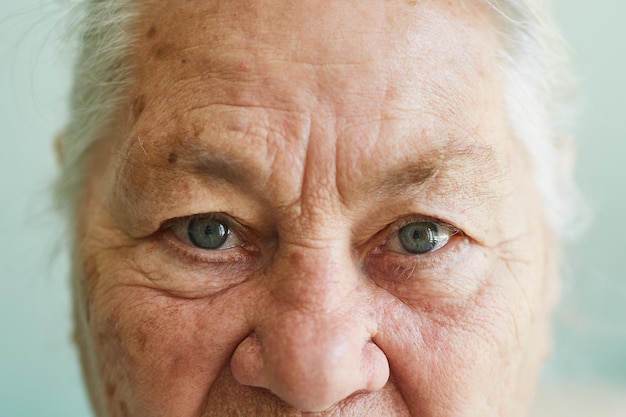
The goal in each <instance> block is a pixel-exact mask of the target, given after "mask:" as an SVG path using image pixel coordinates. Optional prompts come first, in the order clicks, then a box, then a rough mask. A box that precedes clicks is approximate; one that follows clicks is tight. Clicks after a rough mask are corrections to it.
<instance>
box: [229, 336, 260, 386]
mask: <svg viewBox="0 0 626 417" xmlns="http://www.w3.org/2000/svg"><path fill="white" fill-rule="evenodd" d="M230 369H231V372H232V374H233V377H234V378H235V380H236V381H237V382H238V383H240V384H241V385H249V386H254V387H263V388H265V385H266V384H265V381H264V378H263V348H262V345H261V341H260V340H259V337H258V336H257V335H256V334H255V333H252V334H250V335H249V336H248V337H246V338H245V339H244V340H243V341H242V342H241V343H240V344H239V346H237V349H235V352H234V353H233V356H232V358H231V360H230Z"/></svg>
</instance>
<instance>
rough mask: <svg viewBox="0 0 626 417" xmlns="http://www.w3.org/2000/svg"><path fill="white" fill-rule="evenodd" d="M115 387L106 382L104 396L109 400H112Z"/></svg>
mask: <svg viewBox="0 0 626 417" xmlns="http://www.w3.org/2000/svg"><path fill="white" fill-rule="evenodd" d="M116 388H117V387H116V386H115V384H112V383H110V382H107V384H106V396H107V398H108V399H109V400H110V399H111V398H113V396H114V395H115V390H116Z"/></svg>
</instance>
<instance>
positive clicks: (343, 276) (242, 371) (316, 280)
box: [231, 244, 389, 411]
mask: <svg viewBox="0 0 626 417" xmlns="http://www.w3.org/2000/svg"><path fill="white" fill-rule="evenodd" d="M266 282H267V285H268V286H269V290H270V293H271V294H272V296H271V297H270V298H269V299H268V300H267V304H266V307H265V309H264V311H263V313H262V314H261V315H260V317H258V318H257V321H256V324H255V328H254V330H253V334H252V335H251V336H250V337H248V338H246V339H245V340H244V341H242V343H241V344H240V345H239V346H238V348H237V350H236V351H235V353H234V355H233V358H232V359H231V369H232V372H233V375H234V376H235V378H236V379H237V380H238V381H239V382H240V383H242V384H244V385H252V386H257V387H263V388H266V389H269V390H270V391H271V392H273V393H274V394H275V395H277V396H278V397H280V398H281V399H283V400H284V401H286V402H288V403H289V404H291V405H293V406H295V407H296V408H298V409H300V410H302V411H322V410H325V409H328V408H329V407H331V406H333V405H334V404H336V403H338V402H339V401H341V400H343V399H344V398H346V397H348V396H350V395H351V394H353V393H355V392H361V391H374V390H378V389H380V388H382V387H383V386H384V385H385V383H386V381H387V377H388V374H389V367H388V364H387V360H386V358H385V355H384V353H383V352H382V351H381V350H380V349H379V348H378V346H376V345H375V344H374V343H373V342H372V340H371V339H372V337H373V336H374V335H375V332H376V323H375V319H374V318H373V317H374V315H373V314H371V311H370V309H371V308H373V307H372V303H371V300H368V295H367V294H368V293H369V291H368V289H367V288H365V286H364V285H363V282H362V281H361V280H360V279H359V273H358V268H357V266H356V265H355V263H354V261H353V259H352V258H351V256H350V254H349V253H348V254H346V252H345V251H342V250H341V249H340V247H337V246H333V245H329V244H320V245H285V246H284V247H282V248H279V250H278V251H277V256H276V257H275V260H274V263H273V265H272V267H271V268H270V269H269V270H268V273H267V281H266Z"/></svg>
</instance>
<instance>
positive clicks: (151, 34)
mask: <svg viewBox="0 0 626 417" xmlns="http://www.w3.org/2000/svg"><path fill="white" fill-rule="evenodd" d="M156 33H157V29H156V27H155V26H150V29H148V38H149V39H152V38H154V37H155V35H156Z"/></svg>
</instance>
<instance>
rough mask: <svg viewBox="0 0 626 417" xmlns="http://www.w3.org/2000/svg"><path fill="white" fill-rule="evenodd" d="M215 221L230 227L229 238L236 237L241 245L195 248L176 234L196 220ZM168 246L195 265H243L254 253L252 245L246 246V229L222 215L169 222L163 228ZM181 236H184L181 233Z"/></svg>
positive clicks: (201, 215) (210, 214)
mask: <svg viewBox="0 0 626 417" xmlns="http://www.w3.org/2000/svg"><path fill="white" fill-rule="evenodd" d="M204 218H208V219H215V220H219V221H220V222H223V223H224V224H226V225H227V226H228V229H229V236H235V237H236V239H238V240H239V242H240V243H239V244H236V245H233V246H229V247H227V248H224V249H215V250H207V249H202V248H199V247H196V246H194V245H193V244H192V243H191V242H190V241H188V239H186V238H184V239H181V238H180V237H179V236H178V235H179V233H176V230H175V229H176V228H177V227H181V228H185V227H186V226H187V225H188V223H189V222H190V221H192V220H194V219H204ZM161 230H162V233H163V234H164V235H165V239H166V241H167V242H168V243H169V245H168V246H170V247H171V248H173V249H174V250H175V251H176V252H177V253H179V254H181V255H183V256H184V257H186V258H187V259H189V260H191V261H192V262H194V263H210V264H227V263H243V262H247V261H249V257H250V254H251V253H253V252H254V250H253V248H252V246H251V245H248V244H246V239H244V238H243V237H242V236H245V234H246V233H245V232H244V227H243V226H241V225H240V224H239V222H237V221H236V220H234V219H232V218H231V217H230V216H227V215H225V214H222V213H209V214H197V215H191V216H186V217H178V218H175V219H171V220H168V221H167V222H165V223H164V224H163V226H162V227H161ZM181 234H184V232H183V233H181Z"/></svg>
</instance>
